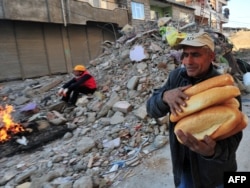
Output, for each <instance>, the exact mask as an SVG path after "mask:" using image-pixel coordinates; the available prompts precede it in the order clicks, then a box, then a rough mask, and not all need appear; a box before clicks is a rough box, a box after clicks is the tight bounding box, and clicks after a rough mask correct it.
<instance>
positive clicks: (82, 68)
mask: <svg viewBox="0 0 250 188" xmlns="http://www.w3.org/2000/svg"><path fill="white" fill-rule="evenodd" d="M85 70H86V68H85V66H83V65H76V66H75V67H74V71H82V72H84V71H85Z"/></svg>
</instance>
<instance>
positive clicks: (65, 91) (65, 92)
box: [63, 88, 68, 97]
mask: <svg viewBox="0 0 250 188" xmlns="http://www.w3.org/2000/svg"><path fill="white" fill-rule="evenodd" d="M67 92H68V89H67V88H65V89H64V90H63V96H64V97H66V96H67Z"/></svg>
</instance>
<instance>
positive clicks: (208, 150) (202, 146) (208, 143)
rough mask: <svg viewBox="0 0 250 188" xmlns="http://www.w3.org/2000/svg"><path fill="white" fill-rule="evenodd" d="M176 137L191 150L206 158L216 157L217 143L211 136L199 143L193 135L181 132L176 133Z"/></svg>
mask: <svg viewBox="0 0 250 188" xmlns="http://www.w3.org/2000/svg"><path fill="white" fill-rule="evenodd" d="M176 135H177V136H178V138H179V139H180V140H181V141H182V143H183V145H185V146H187V147H188V148H189V149H190V150H192V151H194V152H196V153H199V154H201V155H203V156H206V157H211V156H213V155H214V152H215V146H216V142H215V141H214V140H213V139H211V138H210V137H209V136H205V137H204V139H203V141H199V140H197V139H196V138H195V137H194V136H192V135H191V134H189V133H183V132H182V131H181V130H178V131H176Z"/></svg>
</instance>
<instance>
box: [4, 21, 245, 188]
mask: <svg viewBox="0 0 250 188" xmlns="http://www.w3.org/2000/svg"><path fill="white" fill-rule="evenodd" d="M177 25H178V23H173V22H172V21H171V18H164V19H161V20H159V21H158V22H155V23H154V22H148V23H146V24H143V25H140V26H138V28H134V27H131V26H129V25H127V26H125V27H124V28H123V29H122V30H121V32H122V33H123V36H122V37H120V38H119V39H118V40H117V41H116V42H115V43H112V42H108V41H105V43H103V49H104V52H103V54H101V55H100V56H99V57H97V58H96V59H93V60H91V61H90V63H89V66H88V70H89V72H91V73H92V74H93V75H94V76H95V78H96V80H97V82H98V86H99V87H98V91H97V92H96V93H95V94H94V95H92V96H84V95H82V96H80V97H79V99H78V101H77V103H76V104H77V107H75V108H69V107H67V105H65V103H64V102H62V101H60V98H59V97H58V96H57V95H56V93H57V91H58V88H60V86H61V85H62V84H63V83H64V82H65V81H67V80H68V79H69V78H70V76H71V75H70V74H69V75H54V76H45V77H41V78H36V79H29V80H25V81H17V82H8V83H2V84H1V87H0V88H1V90H0V97H1V100H0V101H1V102H0V105H1V106H4V105H7V104H8V105H13V106H14V107H15V109H16V111H15V115H14V117H15V120H16V121H20V120H22V122H32V121H36V122H37V123H38V124H39V125H40V126H39V127H40V129H45V128H46V126H47V125H49V124H48V123H47V124H46V123H45V122H49V123H52V124H53V126H60V125H62V124H63V125H67V126H68V128H69V129H70V130H72V132H70V133H66V134H65V136H64V137H62V138H60V139H57V140H55V141H53V142H51V143H49V144H47V145H44V146H43V147H42V149H41V150H40V151H34V153H29V154H25V153H23V154H20V155H17V156H12V157H8V158H3V159H0V168H1V169H2V170H1V172H0V186H3V187H28V186H29V187H36V188H37V187H55V184H56V185H57V186H59V187H72V186H73V187H107V186H109V185H112V184H113V183H114V184H117V183H119V181H120V180H121V179H119V178H117V177H118V176H119V177H120V178H126V177H128V176H129V174H131V171H126V168H122V167H123V166H126V167H127V168H132V166H136V165H138V164H139V163H140V160H141V158H143V157H144V156H145V152H144V154H143V155H142V149H143V151H147V152H146V153H151V152H150V151H153V150H155V149H156V148H157V149H160V148H161V147H162V146H164V145H165V144H167V143H168V139H167V136H168V117H167V116H166V117H162V118H160V119H157V120H155V119H152V118H150V117H148V115H147V113H146V107H145V101H146V100H147V99H148V97H149V96H150V95H151V93H152V91H153V89H155V88H158V87H160V86H162V85H163V84H164V81H165V80H166V78H167V77H168V73H169V72H170V71H172V70H173V69H175V68H177V67H178V66H181V62H180V59H181V51H180V50H178V49H176V48H175V46H173V47H171V46H170V45H169V43H168V41H167V39H166V38H163V37H162V34H161V32H160V28H162V30H161V31H162V32H164V27H168V26H171V27H175V28H177ZM201 29H204V28H201ZM196 30H197V27H196V26H195V24H193V23H190V24H187V25H185V26H182V27H181V31H182V32H187V31H188V32H190V31H193V32H194V31H196ZM204 30H205V29H204ZM207 31H208V32H209V33H210V34H211V36H212V37H213V38H214V39H215V43H216V52H217V54H218V58H216V60H215V62H214V64H215V66H217V67H218V69H219V68H222V72H228V71H231V72H230V73H232V75H233V76H235V77H236V78H237V80H238V81H239V82H241V81H242V72H241V69H240V68H239V67H238V66H237V63H236V61H235V59H234V57H233V56H232V55H231V49H232V45H231V44H230V43H228V41H227V40H226V38H224V36H223V35H221V34H220V33H216V32H212V31H211V30H209V29H207ZM175 42H176V41H175ZM219 55H220V56H223V57H224V58H225V59H226V60H227V62H228V63H225V61H224V60H223V58H219ZM229 58H230V59H229ZM230 60H233V61H230ZM229 67H230V68H229ZM242 90H244V88H242ZM34 104H35V105H34ZM37 108H38V109H39V111H35V109H37ZM23 111H32V113H23ZM40 120H42V121H40ZM27 144H29V142H28V140H27ZM152 148H153V149H152ZM130 151H133V153H130ZM2 152H4V151H2ZM20 162H21V163H22V164H23V165H22V167H20V168H19V169H17V168H16V166H17V165H18V164H19V163H20ZM110 166H111V167H112V168H110ZM111 172H112V173H113V174H114V176H112V177H111V176H109V177H107V176H106V177H105V176H104V174H108V173H111ZM122 172H124V173H122ZM7 174H8V176H7ZM102 175H103V176H102ZM116 179H119V181H118V180H117V182H115V181H116ZM83 185H84V186H83Z"/></svg>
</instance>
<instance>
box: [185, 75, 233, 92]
mask: <svg viewBox="0 0 250 188" xmlns="http://www.w3.org/2000/svg"><path fill="white" fill-rule="evenodd" d="M226 85H234V79H233V77H232V76H231V75H230V74H222V75H219V76H215V77H212V78H209V79H207V80H204V81H203V82H200V83H198V84H196V85H193V86H191V87H190V88H188V89H186V90H185V91H184V93H185V94H187V95H188V96H192V95H196V94H197V93H200V92H203V91H206V90H208V89H211V88H214V87H222V86H226Z"/></svg>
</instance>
